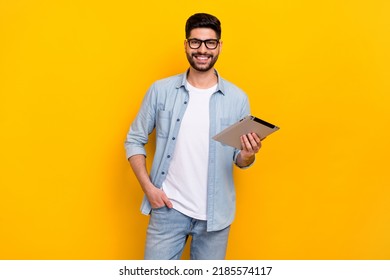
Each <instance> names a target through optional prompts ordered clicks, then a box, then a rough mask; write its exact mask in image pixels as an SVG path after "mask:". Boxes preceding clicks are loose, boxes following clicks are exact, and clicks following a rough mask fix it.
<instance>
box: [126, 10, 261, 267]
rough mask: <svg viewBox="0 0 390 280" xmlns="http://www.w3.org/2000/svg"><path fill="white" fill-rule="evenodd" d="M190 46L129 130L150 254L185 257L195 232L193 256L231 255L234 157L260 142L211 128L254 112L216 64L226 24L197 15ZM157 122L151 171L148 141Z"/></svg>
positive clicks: (249, 153)
mask: <svg viewBox="0 0 390 280" xmlns="http://www.w3.org/2000/svg"><path fill="white" fill-rule="evenodd" d="M185 32H186V40H185V41H184V48H185V51H186V55H187V59H188V62H189V64H190V67H189V69H188V70H187V71H186V72H185V73H183V74H180V75H176V76H173V77H169V78H166V79H163V80H159V81H156V82H155V83H154V84H153V85H152V86H151V87H150V88H149V90H148V92H147V93H146V95H145V97H144V100H143V102H142V105H141V108H140V111H139V113H138V115H137V117H136V118H135V120H134V121H133V123H132V125H131V127H130V130H129V132H128V134H127V138H126V142H125V148H126V155H127V159H128V160H129V162H130V165H131V167H132V169H133V172H134V174H135V175H136V177H137V179H138V181H139V183H140V185H141V188H142V190H143V192H144V193H145V197H144V200H143V202H142V205H141V211H142V213H144V214H147V215H149V214H150V220H149V226H148V229H147V237H146V246H145V259H180V257H181V254H182V252H183V249H184V246H185V244H186V241H187V239H188V237H189V236H191V237H192V241H191V248H190V257H191V259H198V260H199V259H224V258H225V254H226V248H227V241H228V235H229V230H230V225H231V223H232V222H233V220H234V215H235V189H234V184H233V174H232V172H233V163H234V164H235V165H236V166H238V167H239V168H246V167H249V166H250V165H251V164H252V163H253V162H254V160H255V154H256V153H257V152H258V151H259V149H260V148H261V142H260V139H259V137H258V136H257V135H256V134H254V133H253V134H248V135H242V136H241V145H242V148H241V150H238V149H235V148H232V147H228V146H225V145H223V144H221V143H219V142H216V141H214V140H212V136H214V135H215V134H217V133H218V132H220V131H221V130H223V129H224V128H226V127H227V126H229V125H231V124H233V123H235V122H237V121H238V120H240V119H241V118H243V117H244V116H246V115H248V114H249V113H250V111H249V102H248V98H247V96H246V94H245V93H244V92H243V91H242V90H240V89H239V88H238V87H236V86H235V85H233V84H232V83H230V82H228V81H226V80H224V79H223V78H221V77H220V76H219V74H218V72H217V71H216V70H215V69H214V65H215V63H216V62H217V60H218V56H219V54H220V52H221V49H222V41H221V24H220V21H219V20H218V19H217V18H216V17H215V16H213V15H210V14H205V13H199V14H195V15H192V16H191V17H190V18H189V19H188V20H187V23H186V27H185ZM154 129H156V151H155V155H154V159H153V164H152V169H151V171H150V174H149V173H148V171H147V169H146V163H145V157H146V151H145V148H144V146H145V144H146V143H147V142H148V136H149V134H150V133H152V131H153V130H154Z"/></svg>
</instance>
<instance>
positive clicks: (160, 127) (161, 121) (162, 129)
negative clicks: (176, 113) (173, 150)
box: [156, 110, 171, 138]
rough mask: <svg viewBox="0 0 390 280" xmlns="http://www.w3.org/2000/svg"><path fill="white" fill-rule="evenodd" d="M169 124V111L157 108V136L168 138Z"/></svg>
mask: <svg viewBox="0 0 390 280" xmlns="http://www.w3.org/2000/svg"><path fill="white" fill-rule="evenodd" d="M170 124H171V111H165V110H159V111H158V113H157V125H156V134H157V137H159V138H168V135H169V126H170Z"/></svg>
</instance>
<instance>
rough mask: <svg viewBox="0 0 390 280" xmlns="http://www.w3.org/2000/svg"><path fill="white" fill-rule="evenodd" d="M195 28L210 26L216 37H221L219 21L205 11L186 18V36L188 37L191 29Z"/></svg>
mask: <svg viewBox="0 0 390 280" xmlns="http://www.w3.org/2000/svg"><path fill="white" fill-rule="evenodd" d="M195 28H211V29H212V30H214V31H215V34H216V35H217V39H218V40H220V39H221V32H222V30H221V22H220V21H219V19H217V18H216V17H215V16H213V15H210V14H205V13H199V14H194V15H192V16H190V17H189V18H188V19H187V23H186V38H187V39H188V38H189V37H190V34H191V30H192V29H195Z"/></svg>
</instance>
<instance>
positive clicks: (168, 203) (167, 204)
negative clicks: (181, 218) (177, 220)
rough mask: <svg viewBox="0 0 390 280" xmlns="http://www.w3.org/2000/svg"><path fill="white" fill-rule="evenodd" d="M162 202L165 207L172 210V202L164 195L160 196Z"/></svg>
mask: <svg viewBox="0 0 390 280" xmlns="http://www.w3.org/2000/svg"><path fill="white" fill-rule="evenodd" d="M162 200H163V201H164V203H165V205H166V206H167V207H168V208H172V207H173V205H172V202H171V201H170V200H169V198H168V197H167V195H166V194H165V193H164V194H163V196H162Z"/></svg>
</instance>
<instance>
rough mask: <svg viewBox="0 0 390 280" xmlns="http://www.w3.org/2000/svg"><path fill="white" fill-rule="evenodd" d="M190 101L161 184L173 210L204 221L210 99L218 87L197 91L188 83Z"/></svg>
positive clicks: (205, 214)
mask: <svg viewBox="0 0 390 280" xmlns="http://www.w3.org/2000/svg"><path fill="white" fill-rule="evenodd" d="M187 88H188V90H189V97H190V98H189V102H188V104H187V106H188V107H187V109H186V111H185V113H184V116H183V119H182V123H181V126H180V130H179V134H178V137H177V142H176V146H175V150H174V152H173V155H172V161H171V164H170V166H169V169H168V173H167V176H166V178H165V180H164V182H163V184H162V187H163V190H164V192H165V193H166V195H167V196H168V198H169V199H170V200H171V201H172V204H173V208H174V209H176V210H177V211H179V212H181V213H183V214H184V215H187V216H189V217H192V218H195V219H198V220H206V219H207V173H208V160H209V141H210V135H209V123H210V118H209V114H210V105H209V103H210V97H211V95H212V94H213V93H214V92H215V90H216V89H217V85H215V86H213V87H211V88H208V89H198V88H195V87H193V86H192V85H190V84H189V83H188V82H187Z"/></svg>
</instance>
